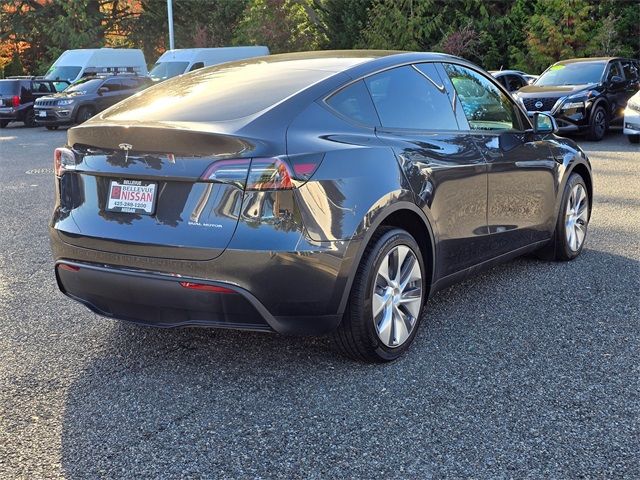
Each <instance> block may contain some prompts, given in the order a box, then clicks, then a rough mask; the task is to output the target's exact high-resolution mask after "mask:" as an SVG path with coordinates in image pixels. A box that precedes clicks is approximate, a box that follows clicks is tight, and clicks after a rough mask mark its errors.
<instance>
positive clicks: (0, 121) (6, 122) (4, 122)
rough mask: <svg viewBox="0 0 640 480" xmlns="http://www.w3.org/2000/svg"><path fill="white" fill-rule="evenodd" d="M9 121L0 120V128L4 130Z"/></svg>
mask: <svg viewBox="0 0 640 480" xmlns="http://www.w3.org/2000/svg"><path fill="white" fill-rule="evenodd" d="M9 121H10V120H0V128H6V127H7V125H9Z"/></svg>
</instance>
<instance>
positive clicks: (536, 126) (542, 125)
mask: <svg viewBox="0 0 640 480" xmlns="http://www.w3.org/2000/svg"><path fill="white" fill-rule="evenodd" d="M557 131H558V124H557V123H556V119H555V118H553V117H552V116H551V115H549V114H547V113H542V112H535V113H534V114H533V133H556V132H557Z"/></svg>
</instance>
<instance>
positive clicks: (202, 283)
mask: <svg viewBox="0 0 640 480" xmlns="http://www.w3.org/2000/svg"><path fill="white" fill-rule="evenodd" d="M531 121H532V122H533V125H532V124H531V123H530V120H529V118H528V117H527V114H526V113H525V112H524V111H522V110H521V109H520V107H519V106H518V105H517V104H516V103H515V102H514V101H513V100H512V98H511V96H510V95H509V93H508V92H506V91H505V90H504V89H503V88H502V87H501V86H500V85H499V84H498V83H497V82H496V81H495V80H494V79H493V78H492V77H491V75H489V74H487V73H486V72H484V71H483V70H481V69H479V68H478V67H477V66H475V65H473V64H471V63H468V62H466V61H464V60H462V59H460V58H456V57H451V56H447V55H441V54H432V53H398V52H379V51H345V52H313V53H301V54H287V55H274V56H270V57H265V58H257V59H251V60H247V61H241V62H236V63H229V64H225V65H220V66H217V67H212V68H205V69H201V70H197V71H195V72H193V73H189V74H186V75H183V76H181V77H179V78H175V79H172V80H168V81H166V82H164V83H162V84H160V85H157V86H154V87H151V88H149V89H148V90H146V91H144V92H141V93H139V94H136V95H135V96H133V97H131V98H129V99H127V100H125V101H123V102H121V103H119V104H117V105H115V106H113V107H112V108H110V109H108V110H105V111H104V112H103V113H101V114H100V115H98V116H96V117H94V118H93V119H91V120H90V121H88V122H86V123H84V124H82V125H80V126H78V127H75V128H72V129H71V130H69V134H68V145H67V146H66V147H64V148H59V149H57V150H56V151H55V174H56V183H57V202H56V206H55V211H54V214H53V219H52V222H51V240H52V246H53V252H54V256H55V273H56V277H57V280H58V285H59V286H60V289H61V290H62V291H63V292H64V293H65V294H66V295H68V296H69V297H71V298H73V299H75V300H78V301H80V302H82V303H83V304H85V305H86V306H87V307H89V308H90V309H91V310H93V311H95V312H97V313H99V314H101V315H105V316H108V317H113V318H118V319H123V320H129V321H132V322H137V323H141V324H147V325H154V326H162V327H176V326H184V325H201V326H210V327H227V328H238V329H249V330H262V331H275V332H280V333H292V334H323V333H329V332H333V334H334V336H335V338H336V340H337V344H338V345H339V346H340V347H341V349H342V350H343V351H344V352H345V353H347V354H348V355H350V356H351V357H354V358H357V359H363V360H367V361H388V360H393V359H395V358H397V357H398V356H399V355H401V354H402V353H403V352H404V351H405V350H406V349H407V348H408V347H409V345H410V344H411V342H412V340H413V338H414V337H415V335H416V331H417V329H418V325H419V324H420V320H421V317H422V315H421V312H422V310H423V306H424V304H425V302H426V300H427V299H428V298H429V296H430V295H433V293H434V292H436V291H437V290H439V289H442V288H443V287H445V286H447V285H450V284H451V283H452V282H454V281H456V280H460V279H462V278H464V277H466V276H468V275H469V274H471V273H474V272H476V271H477V270H480V269H482V268H485V267H488V266H491V265H493V264H495V263H496V262H498V261H505V260H508V259H511V258H514V257H516V256H518V255H522V254H524V253H526V252H534V251H537V252H538V253H539V254H540V255H542V256H543V257H546V258H548V259H556V260H571V259H573V258H574V257H576V256H577V255H579V254H580V251H581V250H582V248H583V245H584V241H585V236H586V232H587V224H588V221H589V216H590V210H591V198H592V180H591V168H590V165H589V161H588V159H587V157H586V156H585V154H584V153H583V152H582V150H580V148H579V147H577V146H576V144H575V143H574V142H573V141H571V140H567V139H563V138H559V137H557V136H556V135H554V130H555V128H556V126H555V123H554V121H553V119H552V118H551V117H549V116H547V115H544V114H536V115H535V116H534V118H533V119H532V120H531Z"/></svg>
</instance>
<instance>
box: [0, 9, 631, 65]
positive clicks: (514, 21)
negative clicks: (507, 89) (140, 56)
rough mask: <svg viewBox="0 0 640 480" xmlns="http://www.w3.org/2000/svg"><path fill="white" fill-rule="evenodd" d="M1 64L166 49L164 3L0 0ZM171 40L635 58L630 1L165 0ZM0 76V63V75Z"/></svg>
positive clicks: (540, 59) (493, 61)
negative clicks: (117, 49) (103, 50)
mask: <svg viewBox="0 0 640 480" xmlns="http://www.w3.org/2000/svg"><path fill="white" fill-rule="evenodd" d="M0 2H1V3H0V14H1V16H0V68H1V67H4V70H5V72H4V73H5V75H8V74H10V73H11V74H16V73H22V71H25V72H32V73H43V72H44V71H45V70H46V69H47V67H48V66H49V65H50V64H51V63H52V61H53V60H55V58H56V57H57V56H58V55H59V54H60V53H61V52H62V51H64V50H66V49H69V48H90V47H98V46H105V45H106V46H129V47H137V48H142V49H143V50H144V52H145V55H146V58H147V60H148V61H149V62H150V63H153V61H154V60H155V58H157V56H158V55H159V54H160V53H161V52H162V51H163V50H164V49H165V48H167V43H168V38H167V15H166V1H165V0H0ZM173 3H174V24H175V38H176V47H177V48H181V47H182V48H187V47H205V46H211V47H216V46H223V45H246V44H260V45H267V46H268V47H269V48H270V49H271V51H272V52H273V53H279V52H286V51H300V50H314V49H327V48H329V49H334V48H335V49H350V48H379V49H393V50H435V51H443V52H447V53H452V54H455V55H460V56H463V57H466V58H468V59H470V60H473V61H475V62H477V63H479V64H480V65H482V66H483V67H485V68H487V69H496V68H500V67H503V68H519V69H523V70H526V71H530V72H533V73H538V72H540V71H541V70H542V69H544V68H545V67H546V66H547V65H549V63H551V62H553V61H556V60H558V59H561V58H568V57H580V56H589V55H616V54H619V55H625V56H633V57H635V58H638V57H639V56H640V22H639V21H638V19H639V18H640V2H637V1H636V0H628V1H626V0H511V1H509V0H174V2H173ZM0 73H1V72H0Z"/></svg>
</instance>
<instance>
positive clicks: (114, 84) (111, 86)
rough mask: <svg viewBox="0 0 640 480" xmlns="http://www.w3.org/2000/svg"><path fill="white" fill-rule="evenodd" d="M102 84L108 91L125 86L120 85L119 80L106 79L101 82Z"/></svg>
mask: <svg viewBox="0 0 640 480" xmlns="http://www.w3.org/2000/svg"><path fill="white" fill-rule="evenodd" d="M102 86H103V87H106V88H108V89H109V91H110V92H117V91H119V90H124V89H125V88H127V87H125V86H124V85H122V82H121V81H120V80H107V81H106V82H104V83H103V84H102Z"/></svg>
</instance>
